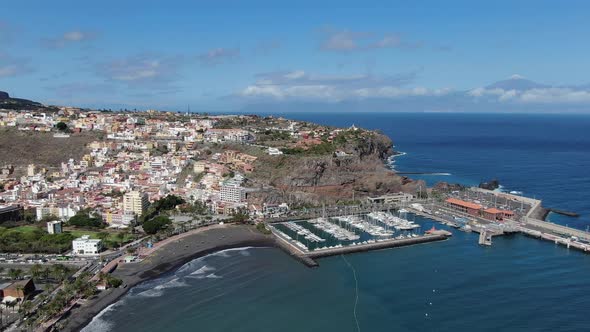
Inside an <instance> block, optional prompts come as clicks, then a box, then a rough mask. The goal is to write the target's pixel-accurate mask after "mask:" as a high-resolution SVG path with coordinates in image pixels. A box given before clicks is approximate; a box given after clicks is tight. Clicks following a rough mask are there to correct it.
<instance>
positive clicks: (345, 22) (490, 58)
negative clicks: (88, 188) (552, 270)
mask: <svg viewBox="0 0 590 332" xmlns="http://www.w3.org/2000/svg"><path fill="white" fill-rule="evenodd" d="M589 12H590V2H588V1H576V0H570V1H563V2H562V1H543V0H535V1H528V0H522V1H519V0H510V1H500V0H496V1H472V0H471V1H453V0H449V1H395V0H389V1H367V0H365V1H345V0H340V1H317V0H316V1H304V0H300V1H276V0H275V1H256V0H251V1H229V0H222V1H180V0H167V1H149V0H147V1H146V0H143V1H134V0H127V1H122V0H117V1H112V0H101V1H92V2H90V1H79V0H78V1H63V0H53V1H45V0H38V1H29V0H16V1H14V0H2V3H1V4H0V45H2V47H0V90H2V91H6V92H8V93H10V94H11V96H15V97H21V98H27V99H32V100H36V101H40V102H43V103H45V104H55V105H72V106H83V107H93V108H112V109H119V108H130V109H131V108H137V109H151V108H155V109H169V110H186V109H188V108H189V107H190V109H191V110H192V111H199V112H201V111H203V112H215V111H240V110H242V111H258V110H259V111H263V112H268V111H273V110H288V111H297V110H302V111H321V110H328V111H363V110H366V111H419V112H447V111H448V112H453V111H502V112H569V111H571V112H589V113H590V78H589V77H588V75H587V73H590V61H589V60H588V58H589V57H588V55H589V54H590V44H589V43H587V42H586V41H587V36H588V35H589V32H590V24H588V23H587V19H588V13H589Z"/></svg>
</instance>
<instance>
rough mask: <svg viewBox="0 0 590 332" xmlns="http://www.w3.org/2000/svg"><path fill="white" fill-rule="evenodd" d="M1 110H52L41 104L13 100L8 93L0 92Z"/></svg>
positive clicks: (25, 100) (24, 100) (18, 99)
mask: <svg viewBox="0 0 590 332" xmlns="http://www.w3.org/2000/svg"><path fill="white" fill-rule="evenodd" d="M0 109H9V110H37V109H51V107H47V106H45V105H43V104H41V103H38V102H35V101H31V100H28V99H21V98H12V97H10V95H9V94H8V93H7V92H4V91H0Z"/></svg>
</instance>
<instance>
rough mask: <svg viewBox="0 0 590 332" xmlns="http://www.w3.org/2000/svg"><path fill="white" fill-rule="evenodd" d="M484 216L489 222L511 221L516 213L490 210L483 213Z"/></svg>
mask: <svg viewBox="0 0 590 332" xmlns="http://www.w3.org/2000/svg"><path fill="white" fill-rule="evenodd" d="M483 216H484V218H486V219H489V220H504V218H508V219H509V218H512V217H514V212H512V211H508V210H500V209H496V208H488V209H485V210H484V211H483Z"/></svg>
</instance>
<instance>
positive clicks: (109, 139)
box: [0, 108, 308, 251]
mask: <svg viewBox="0 0 590 332" xmlns="http://www.w3.org/2000/svg"><path fill="white" fill-rule="evenodd" d="M223 118H224V117H223V116H218V117H196V116H190V117H184V118H181V117H180V116H176V115H174V114H168V113H163V112H155V111H154V112H152V111H148V112H143V113H129V114H124V113H123V114H122V113H111V112H97V111H94V112H88V111H81V110H79V109H75V108H61V109H60V111H59V112H57V113H54V114H45V113H35V112H31V111H26V112H25V111H3V110H0V126H8V127H10V126H13V127H17V128H18V129H19V130H36V131H46V129H50V130H54V131H56V129H55V128H54V127H55V125H56V124H57V123H59V122H64V123H66V124H67V126H68V127H69V128H70V129H72V131H74V130H75V131H74V132H76V131H78V132H79V131H100V132H102V133H103V134H106V135H104V136H103V139H101V140H96V141H94V142H92V143H90V144H88V146H87V148H88V149H87V151H88V152H87V153H86V154H85V155H83V156H82V158H81V159H79V160H75V159H69V160H68V161H66V162H63V163H62V164H61V165H60V167H57V168H47V167H39V166H37V165H34V164H31V165H28V167H27V168H26V174H24V175H22V176H20V177H18V178H17V177H14V166H12V165H1V167H2V168H0V177H1V178H0V180H2V184H3V191H0V201H3V202H5V204H6V206H19V207H21V208H22V209H24V210H27V209H34V211H35V214H36V219H37V220H43V219H44V218H49V217H51V218H49V219H52V218H53V219H55V218H54V217H57V219H59V220H60V221H67V220H68V219H69V218H71V217H73V216H75V215H76V214H77V213H79V212H80V211H82V210H85V211H86V210H88V211H92V213H93V214H94V215H96V216H101V217H102V218H103V220H104V222H105V223H107V224H109V225H110V226H112V227H119V228H124V227H128V226H129V225H130V224H132V223H133V222H134V221H135V220H137V218H138V217H140V216H141V215H142V214H143V213H144V212H145V211H146V209H147V207H148V205H149V202H153V201H155V200H157V199H160V198H162V197H165V196H167V195H170V194H174V195H178V196H180V197H183V198H185V199H186V200H189V201H190V200H199V201H202V202H206V203H207V206H208V207H209V208H210V210H211V212H212V213H223V214H227V213H231V212H233V211H235V210H236V209H243V208H248V204H247V202H246V192H247V190H246V188H244V187H243V182H244V176H243V175H247V174H248V173H250V172H253V171H254V169H255V161H256V160H257V157H256V156H253V155H249V154H246V153H243V152H240V151H236V150H232V149H225V150H222V151H220V152H217V153H210V151H207V150H208V149H205V148H204V146H206V145H204V144H197V143H207V142H209V143H212V144H214V143H223V142H228V143H234V144H246V143H251V142H253V141H254V138H255V132H256V130H257V129H256V128H253V127H249V126H244V128H223V129H218V128H215V127H214V126H215V125H216V123H217V122H218V121H220V120H223ZM283 129H284V128H283ZM287 130H290V132H291V134H293V135H295V134H294V133H296V129H295V126H294V122H289V127H288V128H287ZM306 135H308V134H306ZM306 137H307V136H306ZM59 139H61V136H60V137H59ZM63 139H64V144H67V138H63ZM214 145H215V144H214ZM268 153H269V154H271V155H279V154H281V153H282V152H281V151H280V150H279V149H278V148H269V149H268ZM187 169H189V170H191V171H192V172H189V174H188V175H187V176H185V177H183V180H182V181H179V178H180V177H181V173H183V172H185V173H186V170H187ZM48 230H51V231H52V232H59V231H60V230H61V224H59V226H58V224H51V225H50V224H48ZM81 243H82V241H81ZM85 251H86V249H85Z"/></svg>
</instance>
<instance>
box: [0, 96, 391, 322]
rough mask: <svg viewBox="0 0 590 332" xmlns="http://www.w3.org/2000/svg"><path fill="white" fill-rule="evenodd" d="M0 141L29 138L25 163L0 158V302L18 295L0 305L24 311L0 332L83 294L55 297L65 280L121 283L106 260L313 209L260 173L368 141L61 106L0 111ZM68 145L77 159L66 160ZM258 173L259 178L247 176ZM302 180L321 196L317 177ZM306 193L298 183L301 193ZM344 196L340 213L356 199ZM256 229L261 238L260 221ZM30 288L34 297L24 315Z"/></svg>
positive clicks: (347, 154)
mask: <svg viewBox="0 0 590 332" xmlns="http://www.w3.org/2000/svg"><path fill="white" fill-rule="evenodd" d="M0 134H2V135H4V137H10V138H12V139H13V140H18V137H19V136H18V135H25V136H21V137H24V138H25V139H30V138H31V137H33V138H36V139H37V141H35V144H33V147H32V149H36V150H35V151H34V152H33V156H32V159H33V161H31V162H27V163H24V160H26V158H25V157H23V156H22V155H21V156H18V155H17V156H13V158H11V157H10V156H9V154H6V158H3V159H4V160H3V164H1V165H0V222H1V223H2V224H1V226H2V227H0V251H2V252H3V254H2V255H0V256H1V257H0V264H6V266H9V267H10V270H9V271H8V270H7V271H6V273H8V272H10V275H12V277H11V278H9V279H13V280H16V281H15V282H13V283H9V284H7V285H5V286H6V287H5V289H6V294H13V295H14V292H12V293H11V291H10V289H14V288H15V287H17V286H18V287H19V290H20V293H18V294H20V296H18V297H14V296H8V297H5V299H7V300H6V301H5V302H6V303H17V302H18V303H19V304H20V305H19V309H20V307H24V308H23V309H22V310H19V315H9V317H7V318H6V319H4V320H3V324H5V325H6V324H12V323H14V322H15V321H18V319H22V318H24V317H26V316H27V315H28V314H30V313H32V312H35V313H36V318H37V319H38V320H39V322H42V321H45V322H47V321H49V322H50V321H51V318H52V317H54V316H55V315H57V314H59V313H60V312H63V310H64V309H65V308H67V304H69V303H71V302H72V299H74V298H75V297H77V296H82V297H85V295H83V294H82V293H81V292H84V291H86V292H87V296H92V291H90V290H87V289H85V288H83V287H81V286H80V288H79V289H77V292H70V293H67V294H66V295H64V294H62V293H58V292H60V291H63V289H64V287H67V286H64V284H63V283H62V282H63V281H64V280H66V281H67V280H70V281H71V283H72V284H76V285H82V284H85V283H87V282H88V281H92V282H93V283H94V284H96V290H100V289H104V288H106V287H109V286H113V285H117V286H120V281H118V280H117V279H116V278H110V277H109V278H107V276H108V272H110V271H109V267H108V266H107V265H108V264H107V263H109V262H113V261H117V262H123V261H124V262H133V261H136V260H138V259H142V258H143V257H145V256H146V255H147V254H146V252H149V250H151V249H152V247H153V246H154V243H157V242H158V241H160V240H162V239H165V238H167V237H170V236H173V235H177V234H181V233H185V232H189V231H191V230H195V229H198V228H199V227H202V226H207V225H215V224H223V223H231V222H245V221H260V220H263V219H265V218H279V217H285V216H289V215H294V214H296V213H299V212H300V211H307V210H309V209H312V208H313V207H314V206H313V204H310V203H309V202H310V201H315V200H316V198H315V196H313V197H312V198H307V199H305V193H296V192H294V191H291V192H289V191H288V190H286V189H285V187H281V188H278V189H277V188H274V186H273V185H274V183H270V182H269V180H268V178H267V177H268V176H267V174H268V173H267V172H268V170H267V169H264V167H265V166H267V168H268V165H269V164H272V163H277V165H278V166H276V165H275V166H273V167H274V168H277V169H278V168H281V167H283V168H284V166H282V165H281V164H284V163H286V162H285V160H286V159H285V158H286V157H287V156H294V157H295V158H298V159H301V158H300V157H304V156H308V157H312V158H315V157H317V158H323V157H325V156H327V157H329V158H335V159H336V160H338V162H339V163H343V164H344V163H351V160H352V159H353V158H352V156H353V155H354V154H355V153H358V152H357V151H355V150H354V149H355V148H358V146H361V147H362V146H363V140H364V139H365V138H366V139H372V138H373V136H374V135H375V133H373V132H371V131H367V130H363V129H360V128H357V127H355V126H354V125H352V126H351V127H350V128H348V129H341V128H330V127H325V126H320V125H316V124H311V123H306V122H302V121H293V120H287V119H283V118H275V117H266V118H263V117H259V116H247V115H238V116H224V115H216V116H210V115H206V114H203V115H199V114H180V113H171V112H159V111H146V112H135V111H134V112H111V111H106V110H102V111H93V110H82V109H78V108H71V107H60V108H58V109H54V110H52V111H50V110H47V109H46V108H43V109H39V110H37V111H35V110H0ZM75 139H84V140H86V141H87V142H86V143H85V146H84V148H83V149H80V148H79V147H77V146H73V145H75V144H79V143H80V142H79V141H75V143H72V140H75ZM351 141H352V142H354V144H353V145H352V147H351V144H350V142H351ZM43 144H49V145H47V146H45V145H43ZM389 144H390V143H389ZM15 145H18V142H16V143H15ZM74 148H76V150H77V153H78V155H76V152H72V151H69V150H73V149H74ZM387 148H389V146H387ZM48 150H49V151H48ZM27 152H28V151H27ZM18 153H19V154H20V153H23V154H24V153H26V152H25V151H19V152H18ZM361 153H366V152H364V151H362V152H361ZM42 154H58V155H68V154H69V155H70V156H71V157H69V158H65V160H60V161H59V163H56V162H55V161H54V162H53V164H52V163H50V162H35V160H44V158H41V157H40V155H42ZM380 157H381V156H380ZM9 161H14V162H12V163H11V162H9ZM287 163H288V162H287ZM379 167H381V165H379ZM383 167H384V166H383ZM259 168H262V169H263V171H262V172H260V173H257V171H258V170H259ZM272 169H273V168H271V170H272ZM286 171H287V172H288V171H289V170H286ZM280 178H281V179H283V177H280ZM298 181H301V179H299V180H298ZM313 181H315V182H314V183H312V184H313V185H317V186H318V187H321V185H320V184H319V183H317V181H318V180H317V178H314V179H313ZM277 186H278V185H277ZM310 187H313V186H309V185H307V183H302V185H301V188H303V189H302V190H303V191H304V190H306V189H309V188H310ZM325 187H328V188H330V187H337V185H336V186H334V185H326V186H325ZM277 192H280V193H281V195H277ZM296 196H299V197H302V196H303V197H304V199H303V200H300V199H298V198H297V197H296ZM353 196H354V194H353ZM324 197H326V198H329V196H328V195H324ZM358 198H359V199H360V198H361V197H360V195H359V197H358ZM336 199H341V198H336ZM347 199H348V200H349V201H350V202H346V201H344V202H345V203H346V204H351V203H354V202H355V201H354V200H351V199H350V198H347ZM317 204H319V202H318V203H317ZM317 204H316V206H317ZM298 211H299V212H298ZM258 229H259V230H260V231H261V232H263V233H264V234H270V230H269V229H267V228H266V227H265V226H264V225H263V224H259V227H258ZM13 266H14V267H13ZM44 266H50V267H51V266H58V267H60V268H61V269H62V270H59V271H57V272H56V273H58V275H56V277H54V276H53V275H52V274H51V273H49V272H47V273H42V271H44V269H43V267H44ZM40 271H41V272H40ZM64 271H66V272H64ZM105 272H107V273H106V274H105ZM57 276H59V278H58V277H57ZM33 279H34V280H35V281H36V283H37V287H39V286H40V288H39V289H37V290H35V284H34V283H33ZM23 281H26V283H24V284H23ZM21 284H23V285H21ZM21 286H22V287H24V288H23V289H21V288H22V287H21ZM51 290H53V291H52V293H51V294H48V293H47V291H51ZM96 290H95V291H96ZM38 291H41V292H43V295H44V296H42V297H40V296H35V297H34V301H33V302H32V303H31V304H27V305H24V306H23V304H24V303H28V302H27V301H24V302H22V301H23V300H24V299H25V298H27V297H28V295H29V294H33V293H34V292H38ZM56 294H58V295H59V296H58V295H56ZM80 294H82V295H80ZM49 300H51V301H49ZM46 302H48V303H46ZM58 302H59V304H57V303H58ZM74 302H75V301H74ZM43 308H50V309H43ZM32 321H33V320H29V322H32Z"/></svg>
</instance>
